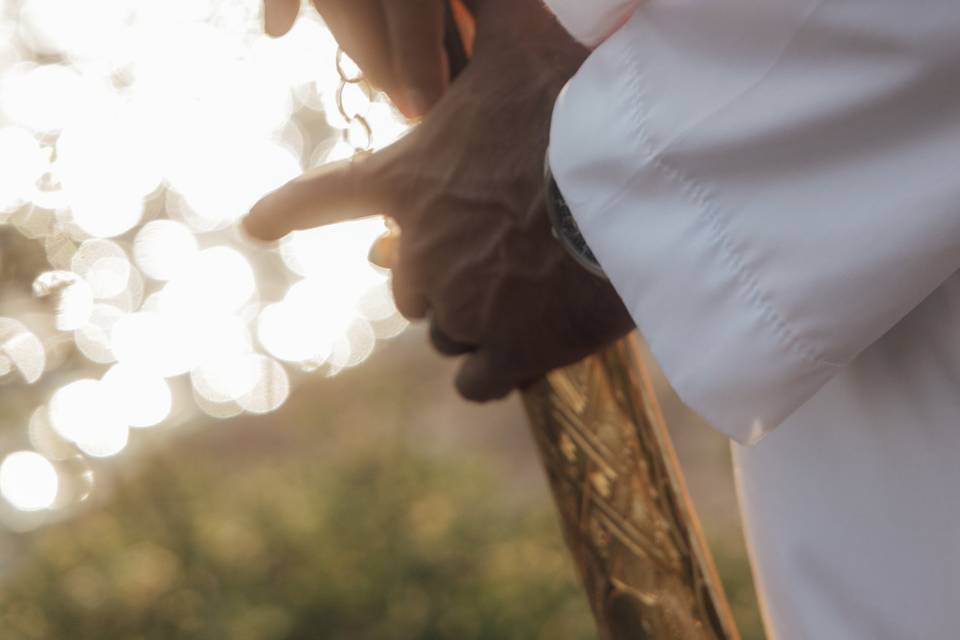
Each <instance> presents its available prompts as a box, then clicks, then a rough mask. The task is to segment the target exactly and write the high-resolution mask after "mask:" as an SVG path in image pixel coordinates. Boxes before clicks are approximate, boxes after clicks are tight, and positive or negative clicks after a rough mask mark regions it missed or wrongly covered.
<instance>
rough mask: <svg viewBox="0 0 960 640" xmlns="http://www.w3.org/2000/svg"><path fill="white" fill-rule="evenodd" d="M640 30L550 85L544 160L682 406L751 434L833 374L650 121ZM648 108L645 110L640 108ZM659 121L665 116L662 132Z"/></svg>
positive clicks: (741, 436)
mask: <svg viewBox="0 0 960 640" xmlns="http://www.w3.org/2000/svg"><path fill="white" fill-rule="evenodd" d="M636 37H637V34H632V33H631V32H630V30H629V29H626V28H625V29H622V30H621V31H619V32H618V33H617V34H615V35H614V36H613V37H612V38H610V39H609V40H608V41H607V42H606V43H604V45H603V46H602V47H601V48H599V49H598V50H597V51H595V52H594V54H593V56H591V58H590V59H589V60H588V62H587V63H586V65H585V67H584V69H582V70H581V72H580V74H578V76H577V77H575V78H574V79H573V80H572V81H571V83H570V85H568V87H567V88H566V89H565V90H564V92H563V93H562V94H561V96H560V98H559V100H558V102H557V105H556V108H555V112H554V118H553V125H552V133H551V145H550V152H549V155H550V164H551V166H552V167H553V170H554V175H555V178H556V180H557V183H558V184H559V186H560V188H561V190H562V191H563V193H564V196H565V198H566V200H567V203H568V205H569V206H570V208H571V210H572V212H573V214H574V216H575V218H576V219H577V223H578V224H579V226H580V229H581V231H582V233H583V235H584V237H585V239H586V240H587V243H588V244H589V246H590V247H591V249H592V250H593V252H594V253H595V254H596V257H597V259H598V260H599V262H600V264H601V266H602V268H603V270H604V271H605V272H606V274H607V275H608V276H609V278H610V280H611V282H612V283H613V284H614V286H615V287H616V289H617V291H618V292H619V293H620V295H621V296H622V298H623V300H624V302H625V304H626V306H627V308H628V309H629V310H630V312H631V314H632V315H633V318H634V320H635V321H636V323H637V326H638V328H639V329H640V332H641V333H642V334H643V336H644V338H645V339H646V340H647V342H648V344H649V346H650V349H651V351H652V352H653V354H654V356H655V357H656V358H657V360H658V361H659V363H660V365H661V367H662V368H663V370H664V372H665V373H666V375H667V377H668V379H669V381H670V382H671V384H672V385H673V387H674V388H675V390H676V391H677V393H678V394H679V395H680V397H681V399H683V400H684V402H685V403H686V404H688V406H690V408H692V409H693V410H694V411H696V412H698V413H699V414H700V415H701V416H703V417H704V418H705V419H706V420H707V421H708V422H710V423H711V424H712V425H713V426H714V427H715V428H716V429H718V430H720V431H722V432H723V433H725V434H726V435H728V436H729V437H731V438H733V439H734V440H736V441H738V442H740V443H741V444H748V445H749V444H754V443H756V442H758V441H759V440H760V439H761V438H762V437H763V436H764V435H765V434H766V433H768V432H769V431H770V430H771V429H773V428H774V427H776V426H777V425H779V424H780V423H781V422H782V421H783V420H784V419H785V418H786V417H787V416H789V415H790V414H791V413H792V412H793V411H795V410H796V409H797V408H798V407H799V406H800V405H802V404H803V403H804V402H805V401H806V400H807V399H809V398H810V397H811V396H812V395H813V394H814V393H816V391H817V390H819V389H820V387H822V386H823V385H824V384H825V383H826V382H827V381H828V380H829V379H830V378H831V377H832V376H833V375H835V373H836V371H837V369H838V368H839V366H838V365H836V364H833V363H830V362H825V361H824V360H822V359H821V358H819V357H818V356H817V354H815V353H813V352H812V351H811V350H809V349H808V348H806V346H805V345H804V344H803V343H802V342H801V341H800V340H799V339H798V338H797V337H796V336H795V335H794V334H793V333H792V332H791V330H790V327H789V326H788V325H787V323H785V322H784V320H783V319H782V316H781V314H780V313H778V311H777V309H775V308H773V307H772V306H771V305H770V304H769V303H768V302H767V301H766V300H765V298H764V296H763V295H762V294H761V293H760V291H758V289H757V287H756V284H755V279H754V278H753V277H752V274H751V273H750V272H749V270H748V269H747V267H745V266H744V265H743V264H742V263H741V262H739V261H738V260H737V255H736V251H735V249H734V247H733V245H732V241H731V238H729V237H728V236H727V235H726V232H725V230H724V227H723V225H722V224H721V221H720V214H719V213H718V211H717V209H716V207H715V206H714V203H713V201H712V199H711V195H710V194H709V193H708V192H707V191H706V190H705V189H704V188H702V186H701V185H700V184H699V183H698V182H696V181H695V180H694V179H692V178H690V177H689V176H688V175H687V174H686V173H685V172H684V170H683V168H682V167H680V166H677V165H676V164H674V163H672V162H668V161H666V160H665V159H664V158H663V156H662V154H661V153H660V151H661V149H660V148H659V143H658V142H657V140H656V137H655V136H653V135H651V132H650V128H651V127H655V128H656V131H661V130H662V129H663V127H664V124H665V123H663V122H659V123H656V124H654V123H653V122H651V118H654V119H655V118H657V117H659V116H658V115H657V114H658V113H662V112H663V110H662V109H660V110H658V109H657V108H656V107H655V106H653V105H651V104H649V103H648V102H647V101H649V100H655V98H653V97H651V96H650V93H649V91H648V88H647V87H644V84H643V77H642V70H641V68H640V63H639V62H638V56H637V55H636V52H635V51H634V50H633V43H634V42H635V39H636ZM651 114H653V115H651ZM669 128H670V125H669V124H667V129H669Z"/></svg>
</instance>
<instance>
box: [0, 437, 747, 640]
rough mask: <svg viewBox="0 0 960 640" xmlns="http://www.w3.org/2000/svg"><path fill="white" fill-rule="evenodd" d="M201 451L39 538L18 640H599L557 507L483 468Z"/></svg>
mask: <svg viewBox="0 0 960 640" xmlns="http://www.w3.org/2000/svg"><path fill="white" fill-rule="evenodd" d="M351 442H352V443H353V444H351ZM183 444H184V443H183V442H181V443H180V445H178V446H177V447H176V448H174V449H171V450H169V451H167V452H166V453H160V454H156V455H154V456H153V457H152V458H151V459H150V460H147V461H144V464H142V465H141V466H140V467H139V470H138V473H137V474H136V475H135V476H133V477H131V478H125V479H122V481H120V482H118V483H117V485H116V490H115V493H114V495H113V496H112V498H111V499H110V500H109V501H108V502H107V503H106V504H105V505H103V506H101V507H97V508H95V509H91V510H90V511H89V512H88V513H86V514H83V515H81V516H80V517H78V518H77V519H75V520H73V521H70V522H66V523H64V524H60V525H57V526H53V527H50V528H47V529H45V530H42V531H39V532H35V533H33V534H30V535H27V536H23V538H22V540H21V542H22V543H23V545H24V549H23V553H22V554H21V556H22V557H23V558H24V560H23V561H22V562H21V563H19V565H18V566H17V567H16V570H15V572H14V574H13V575H11V576H8V578H7V579H6V580H5V583H4V584H3V589H2V591H0V620H2V622H0V625H2V626H0V638H3V640H66V639H68V638H69V639H70V640H179V639H191V640H194V639H196V640H314V639H343V640H347V639H349V640H367V639H369V640H408V639H422V640H433V639H454V638H455V639H457V640H470V639H478V640H479V639H491V640H492V639H496V640H504V639H507V640H509V639H511V638H516V639H522V640H536V639H549V640H580V639H592V638H595V637H596V635H595V632H594V631H593V622H592V618H591V616H590V613H589V611H588V609H587V605H586V602H585V599H584V598H583V596H582V595H581V593H580V588H579V586H578V584H577V582H576V579H575V576H574V571H573V566H572V562H571V560H570V558H569V555H568V553H567V551H566V549H565V547H564V546H563V542H562V540H561V538H560V534H559V528H558V526H557V523H556V521H555V515H554V513H553V511H552V505H551V504H550V503H549V502H548V501H546V500H544V501H542V503H541V502H536V504H535V506H534V508H531V506H530V504H529V501H528V502H526V503H524V501H522V500H521V501H520V502H521V504H518V503H517V501H513V500H509V499H507V498H508V496H509V491H510V490H509V488H508V487H507V486H506V485H505V483H504V481H503V479H502V478H501V477H499V476H498V474H497V473H496V472H495V471H494V470H493V468H492V466H491V464H490V462H489V460H487V461H484V459H483V457H482V456H474V457H470V456H469V455H468V454H462V455H458V456H449V455H446V456H441V455H437V454H428V453H424V452H420V451H413V450H412V449H411V447H410V446H408V445H405V444H403V440H401V439H390V438H389V437H388V438H385V439H380V440H379V441H376V439H374V441H371V440H370V439H366V438H359V437H357V438H354V439H348V440H339V441H338V442H337V445H336V452H335V454H331V455H326V456H320V457H317V456H314V455H312V452H308V451H303V452H301V453H300V454H295V455H290V453H289V452H284V453H283V454H282V455H280V456H278V455H276V452H271V451H261V452H256V453H254V454H253V455H243V452H241V454H240V455H239V456H238V455H237V452H236V451H232V452H224V454H225V455H212V454H211V451H210V450H209V449H205V448H204V447H202V446H201V447H191V446H189V444H188V445H187V446H183ZM254 446H255V447H256V445H254ZM718 562H719V564H720V566H721V569H722V570H723V572H724V573H725V581H726V583H727V586H728V589H731V588H732V591H731V593H730V595H731V599H732V601H733V602H734V603H735V604H737V603H739V604H740V605H741V610H740V611H738V613H739V614H741V615H740V618H741V626H744V623H746V628H744V631H745V632H746V633H745V638H746V639H747V640H750V639H754V638H760V637H762V636H761V635H757V634H758V633H759V631H758V630H754V629H751V628H750V626H751V625H753V624H754V621H755V620H756V611H755V606H754V605H753V600H752V593H751V592H750V589H751V584H750V581H749V574H748V572H747V569H746V565H745V563H744V562H743V560H742V558H737V557H731V558H726V557H724V556H721V557H720V558H718Z"/></svg>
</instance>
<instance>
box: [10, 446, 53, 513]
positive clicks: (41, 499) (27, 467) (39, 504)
mask: <svg viewBox="0 0 960 640" xmlns="http://www.w3.org/2000/svg"><path fill="white" fill-rule="evenodd" d="M0 493H2V494H3V497H4V498H6V499H7V501H8V502H10V504H12V505H13V506H14V507H16V508H17V509H20V510H21V511H39V510H41V509H46V508H48V507H49V506H50V505H52V504H53V501H54V500H56V499H57V471H56V469H54V468H53V465H52V464H51V463H50V461H49V460H47V459H46V458H44V457H43V456H41V455H40V454H39V453H35V452H33V451H17V452H15V453H11V454H10V455H8V456H7V457H6V458H4V460H3V463H0Z"/></svg>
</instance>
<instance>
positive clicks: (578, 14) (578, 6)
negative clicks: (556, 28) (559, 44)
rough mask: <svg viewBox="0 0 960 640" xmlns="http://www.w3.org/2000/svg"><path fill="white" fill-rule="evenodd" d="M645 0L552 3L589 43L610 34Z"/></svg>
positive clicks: (559, 0)
mask: <svg viewBox="0 0 960 640" xmlns="http://www.w3.org/2000/svg"><path fill="white" fill-rule="evenodd" d="M640 1H641V0H552V1H551V2H549V3H548V4H550V7H551V8H552V9H553V12H554V13H555V14H556V16H557V19H558V20H559V21H560V24H562V25H563V26H564V27H565V28H566V29H567V31H569V32H570V33H571V34H572V35H573V36H574V37H575V38H577V39H578V40H580V41H581V42H583V43H585V44H588V45H591V46H593V45H597V44H599V43H600V42H601V41H602V40H603V39H604V38H606V37H607V36H609V35H610V34H611V33H612V32H613V31H615V30H616V28H617V27H619V26H620V25H621V24H623V22H624V21H625V20H626V19H627V18H628V17H629V16H630V14H631V13H633V12H634V10H635V9H636V8H637V6H639V5H640Z"/></svg>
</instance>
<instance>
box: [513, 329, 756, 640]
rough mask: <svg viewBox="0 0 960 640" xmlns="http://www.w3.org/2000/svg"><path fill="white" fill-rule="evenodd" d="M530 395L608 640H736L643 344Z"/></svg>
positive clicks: (570, 536) (558, 376)
mask: <svg viewBox="0 0 960 640" xmlns="http://www.w3.org/2000/svg"><path fill="white" fill-rule="evenodd" d="M523 396H524V403H525V405H526V408H527V413H528V414H529V416H530V426H531V429H532V431H533V436H534V438H535V439H536V442H537V445H538V449H539V451H540V455H541V458H542V460H543V463H544V467H545V468H546V471H547V476H548V478H549V481H550V486H551V489H552V491H553V496H554V498H555V500H556V504H557V507H558V510H559V514H560V520H561V524H562V527H563V532H564V537H565V538H566V541H567V545H568V546H569V548H570V550H571V552H572V553H573V556H574V560H575V562H576V564H577V569H578V571H579V573H580V577H581V579H582V580H583V584H584V588H585V589H586V592H587V598H588V599H589V601H590V606H591V608H592V609H593V614H594V617H595V618H596V620H597V625H598V628H599V633H600V637H601V639H602V640H625V639H628V638H629V639H631V640H637V639H652V640H675V639H679V640H701V639H702V640H708V639H709V640H719V639H724V640H735V639H738V638H739V635H738V633H737V630H736V627H735V625H734V623H733V617H732V615H731V613H730V608H729V605H728V604H727V602H726V599H725V597H724V594H723V590H722V587H721V584H720V581H719V579H718V578H717V573H716V569H715V568H714V565H713V560H712V558H711V556H710V552H709V549H708V548H707V546H706V542H705V540H704V537H703V533H702V532H701V530H700V525H699V521H698V519H697V516H696V513H695V511H694V509H693V505H692V503H691V502H690V498H689V495H688V494H687V490H686V486H685V484H684V482H683V475H682V472H681V469H680V466H679V463H678V461H677V457H676V455H675V453H674V451H673V446H672V445H671V442H670V437H669V434H668V433H667V430H666V427H665V425H664V422H663V418H662V415H661V413H660V408H659V406H658V404H657V401H656V398H655V397H654V394H653V390H652V387H651V385H650V382H649V378H648V376H647V373H646V370H645V368H644V366H643V363H642V362H641V360H640V358H639V355H638V348H637V344H636V338H635V337H634V336H628V337H627V338H624V339H623V340H621V341H619V342H617V343H615V344H614V345H612V346H610V347H609V348H607V349H606V350H605V351H603V352H601V353H598V354H596V355H594V356H591V357H590V358H588V359H586V360H584V361H583V362H581V363H579V364H576V365H573V366H570V367H567V368H565V369H562V370H558V371H555V372H553V373H551V374H549V375H548V376H547V377H546V378H545V379H544V380H542V381H541V382H539V383H537V384H536V385H534V386H533V387H531V388H530V389H528V390H526V391H525V392H524V394H523Z"/></svg>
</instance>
